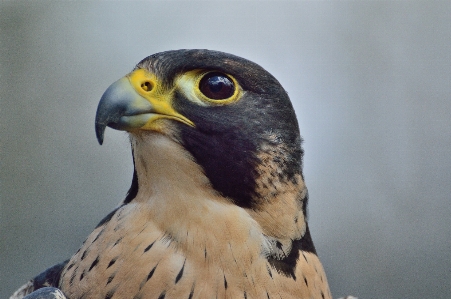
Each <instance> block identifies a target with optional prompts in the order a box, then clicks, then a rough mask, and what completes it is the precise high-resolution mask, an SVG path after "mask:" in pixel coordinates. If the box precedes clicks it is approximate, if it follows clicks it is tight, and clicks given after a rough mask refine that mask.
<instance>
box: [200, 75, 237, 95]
mask: <svg viewBox="0 0 451 299" xmlns="http://www.w3.org/2000/svg"><path fill="white" fill-rule="evenodd" d="M199 89H200V91H201V92H202V93H203V94H204V95H205V96H206V97H207V98H210V99H213V100H224V99H227V98H230V97H231V96H232V95H233V93H234V92H235V86H234V85H233V81H232V79H230V78H229V77H227V75H225V74H222V73H218V72H212V73H208V74H206V75H205V76H204V77H203V78H202V80H200V83H199Z"/></svg>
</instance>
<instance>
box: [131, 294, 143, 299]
mask: <svg viewBox="0 0 451 299" xmlns="http://www.w3.org/2000/svg"><path fill="white" fill-rule="evenodd" d="M142 297H143V295H142V294H136V295H135V296H134V297H133V299H141V298H142Z"/></svg>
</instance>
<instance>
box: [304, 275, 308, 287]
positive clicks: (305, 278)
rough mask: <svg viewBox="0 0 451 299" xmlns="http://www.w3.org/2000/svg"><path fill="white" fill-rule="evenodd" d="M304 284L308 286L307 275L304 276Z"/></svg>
mask: <svg viewBox="0 0 451 299" xmlns="http://www.w3.org/2000/svg"><path fill="white" fill-rule="evenodd" d="M304 282H305V285H306V286H308V282H307V277H305V276H304Z"/></svg>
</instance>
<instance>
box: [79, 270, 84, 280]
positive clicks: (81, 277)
mask: <svg viewBox="0 0 451 299" xmlns="http://www.w3.org/2000/svg"><path fill="white" fill-rule="evenodd" d="M83 277H85V271H83V272H82V273H81V275H80V281H81V280H82V279H83Z"/></svg>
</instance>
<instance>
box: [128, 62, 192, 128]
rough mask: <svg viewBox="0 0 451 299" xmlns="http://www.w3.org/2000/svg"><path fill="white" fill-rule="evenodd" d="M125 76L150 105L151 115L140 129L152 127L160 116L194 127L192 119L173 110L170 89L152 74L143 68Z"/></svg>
mask: <svg viewBox="0 0 451 299" xmlns="http://www.w3.org/2000/svg"><path fill="white" fill-rule="evenodd" d="M127 77H128V79H129V81H130V84H131V85H132V86H133V88H134V89H135V90H136V92H137V93H138V94H139V95H140V96H142V97H143V98H144V99H146V100H147V101H149V103H150V104H151V105H152V110H153V111H152V113H151V114H152V116H151V117H150V119H149V121H148V122H147V123H146V124H145V125H144V126H143V127H141V129H152V128H154V124H153V122H154V121H155V120H157V119H160V118H169V119H174V120H178V121H180V122H182V123H185V124H187V125H189V126H191V127H195V125H194V123H193V122H192V121H190V120H189V119H188V118H186V117H185V116H183V115H181V114H180V113H178V112H177V111H175V110H174V108H173V107H172V95H173V93H172V91H171V90H164V89H163V88H162V85H161V84H160V83H159V81H158V79H157V77H156V76H155V75H154V74H152V73H150V72H148V71H146V70H144V69H138V70H136V71H133V72H132V73H130V74H129V75H127Z"/></svg>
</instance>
